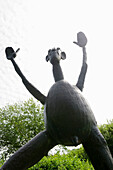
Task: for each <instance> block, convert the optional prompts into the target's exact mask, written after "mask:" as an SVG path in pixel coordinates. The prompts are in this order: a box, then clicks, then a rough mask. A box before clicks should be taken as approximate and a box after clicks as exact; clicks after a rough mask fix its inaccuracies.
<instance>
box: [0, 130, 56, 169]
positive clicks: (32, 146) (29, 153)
mask: <svg viewBox="0 0 113 170" xmlns="http://www.w3.org/2000/svg"><path fill="white" fill-rule="evenodd" d="M55 144H56V143H55V142H54V141H53V140H52V139H51V138H50V137H49V136H48V133H47V131H43V132H41V133H39V134H38V135H37V136H36V137H34V138H33V139H32V140H31V141H29V142H28V143H27V144H26V145H24V146H23V147H22V148H20V149H19V150H18V151H17V152H16V153H15V154H14V155H13V156H11V157H10V158H9V160H8V161H6V163H5V164H4V165H3V166H2V167H1V170H25V169H27V168H29V167H31V166H33V165H34V164H36V163H37V162H38V161H39V160H40V159H41V158H42V157H43V156H45V155H47V153H48V151H49V150H50V149H51V148H53V147H54V146H55Z"/></svg>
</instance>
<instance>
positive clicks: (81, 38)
mask: <svg viewBox="0 0 113 170" xmlns="http://www.w3.org/2000/svg"><path fill="white" fill-rule="evenodd" d="M73 43H74V44H77V45H78V46H79V47H82V48H83V47H85V46H86V44H87V38H86V36H85V34H84V33H83V32H78V33H77V42H75V41H74V42H73Z"/></svg>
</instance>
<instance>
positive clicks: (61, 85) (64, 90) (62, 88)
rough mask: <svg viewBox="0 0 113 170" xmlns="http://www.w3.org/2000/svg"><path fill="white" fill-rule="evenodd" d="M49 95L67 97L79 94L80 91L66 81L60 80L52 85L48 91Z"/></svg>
mask: <svg viewBox="0 0 113 170" xmlns="http://www.w3.org/2000/svg"><path fill="white" fill-rule="evenodd" d="M48 94H49V95H50V94H51V95H52V94H53V95H58V94H59V95H60V96H61V95H68V94H70V95H71V94H73V95H74V94H75V95H76V94H78V95H79V94H80V95H82V94H81V91H80V90H79V89H78V88H77V87H76V86H73V85H71V84H70V83H69V82H67V81H66V80H60V81H58V82H56V83H54V84H53V85H52V86H51V88H50V90H49V93H48Z"/></svg>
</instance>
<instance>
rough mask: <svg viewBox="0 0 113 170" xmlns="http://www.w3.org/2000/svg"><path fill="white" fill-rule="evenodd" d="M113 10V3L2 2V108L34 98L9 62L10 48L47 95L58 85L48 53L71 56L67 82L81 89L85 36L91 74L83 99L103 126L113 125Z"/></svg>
mask: <svg viewBox="0 0 113 170" xmlns="http://www.w3.org/2000/svg"><path fill="white" fill-rule="evenodd" d="M112 19H113V10H112V0H100V1H98V0H95V1H91V0H85V1H83V0H79V1H78V0H67V1H66V0H48V1H46V0H45V1H44V0H22V1H20V0H5V1H4V0H0V107H3V106H5V105H6V104H13V103H15V102H20V101H25V100H28V99H29V98H31V97H32V96H31V95H30V94H29V92H28V91H27V90H26V88H25V87H24V85H23V84H22V82H21V79H20V78H19V76H18V75H17V74H16V72H15V71H14V68H13V66H12V63H11V62H10V61H8V60H7V59H6V56H5V52H4V51H5V48H6V47H7V46H12V47H13V48H14V49H15V50H16V49H17V48H20V51H19V52H18V55H17V57H16V58H15V61H16V62H17V64H18V65H19V67H20V68H21V70H22V72H23V73H24V75H25V76H26V78H27V79H28V80H29V81H30V82H31V83H32V84H33V85H34V86H35V87H36V88H37V89H39V90H40V91H41V92H42V93H43V94H45V95H47V93H48V91H49V89H50V87H51V86H52V85H53V84H54V78H53V75H52V65H51V64H50V63H49V62H48V63H47V62H46V61H45V57H46V55H47V52H48V50H49V49H51V48H53V47H60V48H61V50H62V51H65V53H66V56H67V58H66V60H64V61H61V67H62V70H63V73H64V78H65V80H67V81H68V82H70V83H71V84H73V85H74V84H76V82H77V79H78V76H79V73H80V69H81V65H82V49H81V48H80V47H78V46H76V45H75V44H73V41H76V39H77V33H78V32H79V31H82V32H84V33H85V35H86V36H87V39H88V43H87V46H86V50H87V57H88V71H87V76H86V81H85V86H84V91H83V95H84V97H85V98H86V99H87V101H88V103H89V104H90V106H91V108H92V110H93V112H94V115H95V117H96V120H97V123H98V124H103V123H106V122H107V120H110V119H113V108H112V106H113V103H112V97H113V88H112V87H113V76H112V74H113V64H112V63H113V59H112V58H113V50H112V49H113V47H112V40H113V23H112V22H113V21H112Z"/></svg>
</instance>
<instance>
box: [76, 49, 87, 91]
mask: <svg viewBox="0 0 113 170" xmlns="http://www.w3.org/2000/svg"><path fill="white" fill-rule="evenodd" d="M82 49H83V63H82V67H81V71H80V75H79V77H78V81H77V84H76V86H77V87H78V88H79V89H80V90H81V91H83V88H84V82H85V76H86V72H87V67H88V66H87V54H86V48H85V47H83V48H82Z"/></svg>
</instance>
